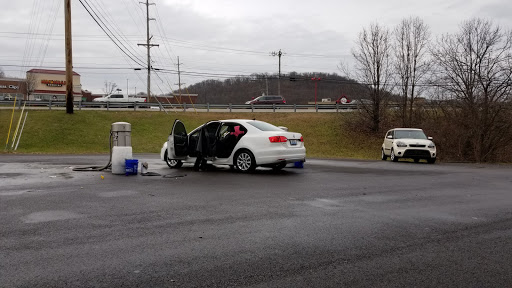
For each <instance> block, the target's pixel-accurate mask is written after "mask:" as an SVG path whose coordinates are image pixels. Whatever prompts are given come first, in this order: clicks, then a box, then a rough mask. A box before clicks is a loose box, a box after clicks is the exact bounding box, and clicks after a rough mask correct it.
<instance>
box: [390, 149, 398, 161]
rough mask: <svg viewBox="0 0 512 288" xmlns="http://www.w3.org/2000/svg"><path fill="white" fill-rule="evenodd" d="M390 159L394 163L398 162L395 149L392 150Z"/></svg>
mask: <svg viewBox="0 0 512 288" xmlns="http://www.w3.org/2000/svg"><path fill="white" fill-rule="evenodd" d="M389 158H390V159H391V161H393V162H398V157H397V156H396V155H395V150H393V148H391V155H390V156H389Z"/></svg>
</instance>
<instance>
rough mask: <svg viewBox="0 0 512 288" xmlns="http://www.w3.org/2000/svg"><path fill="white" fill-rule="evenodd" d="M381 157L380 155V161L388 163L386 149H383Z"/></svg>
mask: <svg viewBox="0 0 512 288" xmlns="http://www.w3.org/2000/svg"><path fill="white" fill-rule="evenodd" d="M380 151H381V155H380V159H382V160H383V161H386V159H388V156H386V154H384V149H381V150H380Z"/></svg>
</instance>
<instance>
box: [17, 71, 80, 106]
mask: <svg viewBox="0 0 512 288" xmlns="http://www.w3.org/2000/svg"><path fill="white" fill-rule="evenodd" d="M26 83H27V92H28V100H36V101H37V100H42V101H49V100H52V101H66V71H61V70H48V69H32V70H29V71H27V80H26ZM81 97H82V84H80V74H78V73H76V72H74V71H73V101H80V98H81Z"/></svg>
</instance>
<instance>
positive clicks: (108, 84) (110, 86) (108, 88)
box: [103, 81, 117, 95]
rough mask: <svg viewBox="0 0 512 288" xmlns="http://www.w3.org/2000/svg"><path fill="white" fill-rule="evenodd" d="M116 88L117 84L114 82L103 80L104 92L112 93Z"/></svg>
mask: <svg viewBox="0 0 512 288" xmlns="http://www.w3.org/2000/svg"><path fill="white" fill-rule="evenodd" d="M116 88H117V84H116V83H115V82H110V81H105V88H103V92H104V93H105V94H107V95H108V94H112V92H114V91H115V90H116Z"/></svg>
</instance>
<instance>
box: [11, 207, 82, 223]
mask: <svg viewBox="0 0 512 288" xmlns="http://www.w3.org/2000/svg"><path fill="white" fill-rule="evenodd" d="M81 217H83V215H80V214H77V213H74V212H70V211H62V210H54V211H42V212H34V213H32V214H29V215H27V216H25V217H22V218H21V220H23V222H25V223H40V222H49V221H58V220H67V219H76V218H81Z"/></svg>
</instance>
